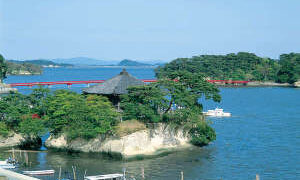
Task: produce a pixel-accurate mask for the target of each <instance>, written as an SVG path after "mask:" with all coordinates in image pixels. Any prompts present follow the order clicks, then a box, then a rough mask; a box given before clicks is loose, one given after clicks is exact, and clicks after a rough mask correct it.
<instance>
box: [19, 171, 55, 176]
mask: <svg viewBox="0 0 300 180" xmlns="http://www.w3.org/2000/svg"><path fill="white" fill-rule="evenodd" d="M54 173H55V171H54V170H41V171H23V174H26V175H51V174H54Z"/></svg>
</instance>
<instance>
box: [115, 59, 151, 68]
mask: <svg viewBox="0 0 300 180" xmlns="http://www.w3.org/2000/svg"><path fill="white" fill-rule="evenodd" d="M118 66H153V65H152V64H146V63H141V62H137V61H133V60H129V59H124V60H122V61H121V62H119V64H118Z"/></svg>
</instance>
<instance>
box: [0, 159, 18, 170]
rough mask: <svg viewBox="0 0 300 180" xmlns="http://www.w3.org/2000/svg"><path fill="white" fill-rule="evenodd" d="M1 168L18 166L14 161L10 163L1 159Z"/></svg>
mask: <svg viewBox="0 0 300 180" xmlns="http://www.w3.org/2000/svg"><path fill="white" fill-rule="evenodd" d="M0 168H3V169H15V168H16V166H15V165H14V164H13V163H10V162H9V161H8V160H5V161H0Z"/></svg>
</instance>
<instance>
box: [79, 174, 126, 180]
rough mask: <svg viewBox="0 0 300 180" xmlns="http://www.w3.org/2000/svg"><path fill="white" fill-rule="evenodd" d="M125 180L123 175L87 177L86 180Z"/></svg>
mask: <svg viewBox="0 0 300 180" xmlns="http://www.w3.org/2000/svg"><path fill="white" fill-rule="evenodd" d="M102 179H107V180H125V177H124V175H123V174H106V175H97V176H86V177H84V180H102Z"/></svg>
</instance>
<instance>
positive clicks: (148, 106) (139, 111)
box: [121, 71, 221, 145]
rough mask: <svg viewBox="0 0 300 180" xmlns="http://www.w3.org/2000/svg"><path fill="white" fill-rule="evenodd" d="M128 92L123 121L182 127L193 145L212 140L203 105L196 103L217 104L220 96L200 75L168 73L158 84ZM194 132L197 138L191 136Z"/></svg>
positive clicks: (125, 98) (123, 105) (123, 97)
mask: <svg viewBox="0 0 300 180" xmlns="http://www.w3.org/2000/svg"><path fill="white" fill-rule="evenodd" d="M170 79H172V80H170ZM128 91H129V92H128V94H126V95H123V96H122V103H121V107H122V109H123V111H124V112H123V118H124V120H127V119H137V120H139V121H142V122H145V123H156V122H164V123H167V124H172V125H175V126H177V127H183V128H185V129H188V130H189V133H190V135H191V136H192V143H193V144H195V145H205V144H208V142H210V141H212V140H214V139H215V132H214V130H213V129H212V128H210V126H208V125H206V122H205V121H204V119H203V115H202V104H200V103H199V101H198V100H199V98H202V97H205V98H206V99H212V100H214V101H217V102H218V101H220V100H221V97H220V95H219V90H218V89H217V88H216V87H215V86H214V85H212V84H210V83H208V82H207V81H206V80H205V78H204V77H203V76H202V75H201V74H200V73H191V72H188V71H174V72H168V73H167V74H165V76H164V77H163V78H160V79H159V80H158V82H157V83H152V84H149V85H145V86H139V87H131V88H129V89H128ZM195 129H197V131H199V133H198V134H199V135H195V134H194V133H193V131H195ZM206 133H208V134H206Z"/></svg>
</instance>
